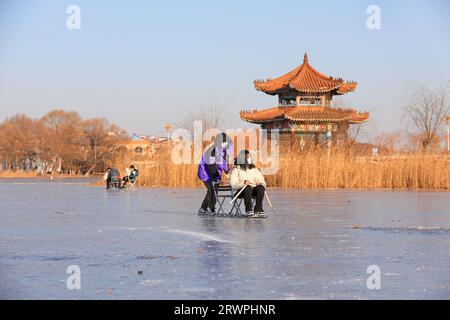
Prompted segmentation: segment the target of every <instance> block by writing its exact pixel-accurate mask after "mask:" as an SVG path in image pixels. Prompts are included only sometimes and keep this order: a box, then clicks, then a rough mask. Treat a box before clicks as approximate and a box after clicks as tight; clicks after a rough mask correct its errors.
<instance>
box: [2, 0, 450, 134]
mask: <svg viewBox="0 0 450 320" xmlns="http://www.w3.org/2000/svg"><path fill="white" fill-rule="evenodd" d="M70 4H76V5H78V6H79V7H80V9H81V29H80V30H68V29H67V28H66V19H67V17H68V14H67V13H66V8H67V6H68V5H70ZM371 4H375V5H378V6H379V7H380V9H381V30H369V29H368V28H367V27H366V20H367V18H368V14H367V13H366V9H367V7H368V6H369V5H371ZM449 39H450V2H449V1H447V0H442V1H439V0H435V1H418V0H409V1H406V0H404V1H374V0H371V1H337V0H336V1H275V0H272V1H261V0H259V1H252V0H249V1H242V0H240V1H237V0H236V1H231V0H228V1H206V0H205V1H195V0H193V1H181V0H180V1H106V0H104V1H96V0H89V1H87V0H72V1H52V0H48V1H46V0H41V1H38V0H36V1H14V0H6V1H5V0H0V48H1V50H0V119H4V118H5V117H8V116H11V115H14V114H16V113H19V112H20V113H26V114H28V115H30V116H32V117H40V116H41V115H43V114H44V113H46V112H47V111H49V110H51V109H55V108H62V109H67V110H76V111H78V112H79V113H80V114H81V115H82V116H83V117H93V116H102V117H106V118H108V119H109V120H111V121H112V122H116V123H117V124H119V125H120V126H122V127H123V128H125V129H127V130H129V131H137V132H141V133H148V134H163V129H162V125H163V124H164V123H165V122H172V123H173V122H176V121H179V120H181V119H182V118H183V114H184V113H189V112H192V111H195V110H197V109H198V108H199V107H201V106H208V105H212V104H216V105H225V110H226V112H225V113H226V114H225V125H226V126H227V127H230V128H234V127H240V126H251V125H247V124H244V123H243V122H242V121H241V120H240V118H239V111H240V110H242V109H253V108H266V107H272V106H274V105H275V103H276V98H275V97H272V96H268V95H265V94H264V93H261V92H258V91H256V90H255V89H254V87H253V83H252V82H253V80H254V79H259V78H268V77H276V76H279V75H281V74H282V73H285V72H287V71H289V70H291V69H293V68H294V67H296V66H297V65H299V64H301V63H302V59H303V54H304V52H305V51H307V52H308V54H309V62H310V64H311V65H312V66H314V67H315V68H316V69H318V70H319V71H321V72H323V73H325V74H329V75H332V76H339V77H342V78H344V79H346V80H355V81H357V82H358V88H357V90H356V91H355V92H354V93H351V94H347V95H345V96H343V98H342V99H343V102H344V103H345V104H346V105H348V106H352V107H354V108H357V109H359V110H366V111H370V112H371V122H372V127H373V128H376V129H377V130H385V131H393V130H398V129H399V128H400V127H401V126H402V124H401V122H400V118H401V117H400V116H401V113H402V112H401V110H400V109H401V106H402V105H403V104H404V103H405V102H406V101H407V99H408V95H407V89H408V86H409V85H411V84H412V83H417V82H418V83H422V84H424V85H427V86H430V87H436V86H438V85H442V84H445V83H446V82H448V81H449V79H450V62H449V57H450V42H449Z"/></svg>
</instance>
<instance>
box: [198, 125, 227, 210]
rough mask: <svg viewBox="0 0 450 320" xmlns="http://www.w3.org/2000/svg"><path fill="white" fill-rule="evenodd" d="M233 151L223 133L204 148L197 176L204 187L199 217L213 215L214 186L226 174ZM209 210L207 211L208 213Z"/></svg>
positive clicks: (214, 202) (214, 205) (214, 203)
mask: <svg viewBox="0 0 450 320" xmlns="http://www.w3.org/2000/svg"><path fill="white" fill-rule="evenodd" d="M232 151H233V143H232V140H231V138H230V137H229V136H227V135H226V134H225V133H224V132H222V133H220V134H218V135H217V136H216V138H215V139H214V143H212V144H211V145H209V146H208V147H207V148H206V151H205V152H204V153H203V156H202V159H201V160H200V163H199V165H198V171H197V176H198V178H199V179H200V180H202V181H203V184H204V185H205V187H206V195H205V198H204V199H203V201H202V204H201V206H200V209H199V210H198V214H199V215H205V214H212V215H213V214H215V212H216V210H215V207H216V193H215V190H214V184H216V183H217V184H218V183H220V181H221V178H222V173H225V174H228V172H229V167H228V160H229V157H228V155H229V154H230V153H231V152H232ZM208 209H209V211H208Z"/></svg>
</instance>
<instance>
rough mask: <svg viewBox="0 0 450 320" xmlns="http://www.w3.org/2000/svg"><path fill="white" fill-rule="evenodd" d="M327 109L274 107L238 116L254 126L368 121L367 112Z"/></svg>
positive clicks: (358, 122) (244, 112) (242, 113)
mask: <svg viewBox="0 0 450 320" xmlns="http://www.w3.org/2000/svg"><path fill="white" fill-rule="evenodd" d="M284 108H286V107H284ZM327 108H329V107H321V108H315V110H313V109H299V108H298V107H290V108H286V109H285V110H283V109H280V108H279V107H274V108H270V109H265V110H260V111H258V110H253V111H241V112H240V113H239V115H240V117H241V119H242V120H244V121H247V122H250V123H255V124H263V123H267V122H273V121H283V120H285V119H286V120H289V121H292V122H297V123H303V122H305V123H320V122H321V123H323V122H327V123H342V122H348V123H350V124H361V123H364V122H367V120H368V119H369V113H367V112H358V111H356V110H354V109H341V108H329V109H327Z"/></svg>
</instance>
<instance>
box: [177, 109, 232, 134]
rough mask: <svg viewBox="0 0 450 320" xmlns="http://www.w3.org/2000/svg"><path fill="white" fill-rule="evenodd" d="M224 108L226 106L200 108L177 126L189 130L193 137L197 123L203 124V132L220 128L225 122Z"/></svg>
mask: <svg viewBox="0 0 450 320" xmlns="http://www.w3.org/2000/svg"><path fill="white" fill-rule="evenodd" d="M224 107H225V106H224V105H222V106H217V105H216V104H212V105H209V106H205V107H200V108H199V109H198V110H197V111H195V112H191V113H188V114H186V115H185V116H184V118H183V119H182V120H181V121H180V122H177V123H176V126H178V127H179V128H183V129H186V130H188V131H189V132H190V133H191V134H192V135H193V134H194V122H195V121H201V122H202V124H203V130H208V129H214V128H219V127H220V126H221V125H222V122H223V111H224Z"/></svg>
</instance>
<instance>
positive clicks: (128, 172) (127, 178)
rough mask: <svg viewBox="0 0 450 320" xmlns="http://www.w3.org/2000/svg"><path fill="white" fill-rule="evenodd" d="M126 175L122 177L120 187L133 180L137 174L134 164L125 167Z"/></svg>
mask: <svg viewBox="0 0 450 320" xmlns="http://www.w3.org/2000/svg"><path fill="white" fill-rule="evenodd" d="M125 171H126V176H125V177H123V178H122V189H123V188H125V186H126V185H127V183H128V182H134V181H135V180H136V178H137V176H138V175H139V172H138V170H137V169H136V167H135V166H134V165H131V166H130V168H129V169H128V168H126V169H125Z"/></svg>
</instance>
